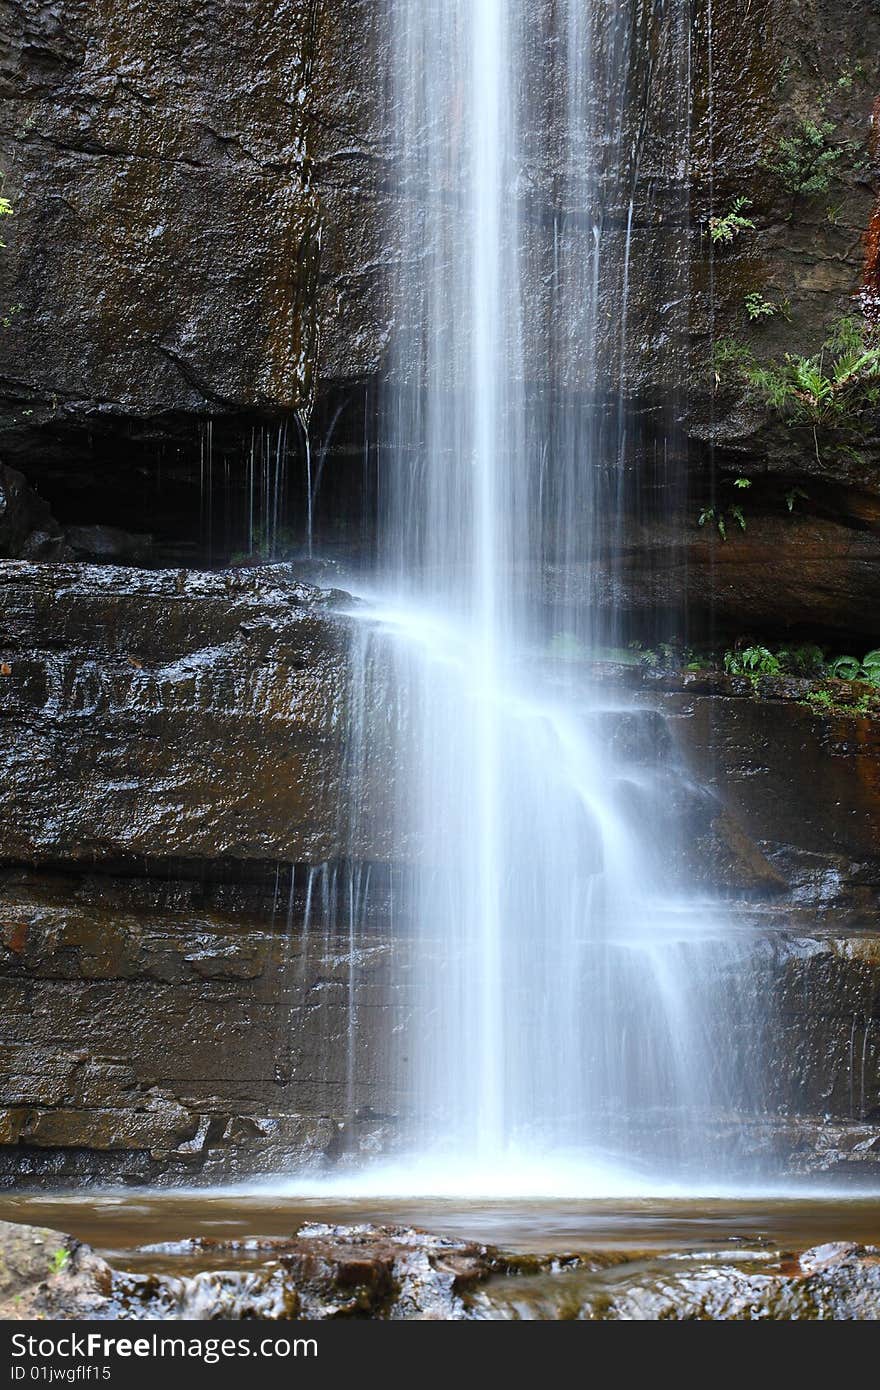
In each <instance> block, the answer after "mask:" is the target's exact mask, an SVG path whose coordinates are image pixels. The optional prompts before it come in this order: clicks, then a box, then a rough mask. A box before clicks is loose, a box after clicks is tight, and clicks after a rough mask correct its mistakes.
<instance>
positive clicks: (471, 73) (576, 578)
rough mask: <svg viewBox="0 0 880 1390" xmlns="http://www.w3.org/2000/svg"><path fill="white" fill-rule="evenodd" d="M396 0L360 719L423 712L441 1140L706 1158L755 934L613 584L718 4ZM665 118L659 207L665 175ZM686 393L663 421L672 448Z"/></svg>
mask: <svg viewBox="0 0 880 1390" xmlns="http://www.w3.org/2000/svg"><path fill="white" fill-rule="evenodd" d="M388 13H389V22H390V24H391V46H392V52H393V83H392V101H393V123H394V130H395V134H396V140H397V148H396V159H397V166H396V167H397V170H398V187H397V196H396V201H395V203H394V207H395V222H394V225H393V226H392V227H391V228H389V237H390V238H391V239H392V240H393V242H394V243H395V244H396V246H397V247H399V255H397V256H395V257H394V258H392V259H393V265H394V267H395V268H394V270H393V271H392V284H391V286H390V294H391V297H392V301H393V303H394V306H395V314H396V322H397V333H396V339H395V342H394V345H393V352H392V360H391V367H390V373H389V377H390V386H389V389H388V392H387V396H386V400H385V408H384V412H383V415H384V421H385V429H384V437H383V438H382V440H381V455H382V473H381V493H382V503H383V508H384V510H383V528H382V541H381V548H380V561H379V572H378V575H377V579H376V588H377V589H378V590H381V592H382V597H380V598H377V599H375V600H374V602H373V605H372V607H371V609H370V610H369V613H368V616H367V617H366V619H365V623H364V629H365V636H364V637H363V642H364V644H365V650H366V649H370V650H371V651H372V656H371V657H367V656H365V655H364V651H362V652H361V655H360V669H361V671H362V673H363V677H364V680H363V690H362V693H363V700H362V702H361V704H360V705H358V706H357V709H356V712H355V716H354V718H353V723H352V729H351V731H350V733H351V739H350V742H351V745H352V747H354V748H359V747H361V746H362V744H363V742H364V741H365V740H366V741H370V740H375V737H376V724H375V721H376V719H377V718H380V717H381V718H382V719H384V720H385V723H386V726H387V727H386V733H387V731H388V728H390V729H391V737H392V746H393V749H394V763H395V779H396V824H395V826H394V827H393V832H394V836H395V840H396V845H397V854H398V859H399V862H400V863H402V864H403V865H405V866H406V867H405V869H404V872H403V877H402V883H401V885H400V888H399V890H398V904H397V911H398V913H399V914H400V915H401V917H402V918H403V919H404V920H405V921H407V922H408V923H409V924H410V932H411V943H410V946H411V949H410V954H409V956H408V958H407V961H406V967H405V970H404V972H403V973H402V976H401V980H400V988H401V990H402V991H403V992H405V994H406V996H407V998H408V1000H409V1016H410V1019H411V1020H412V1022H411V1024H410V1026H409V1028H406V1029H402V1030H401V1031H400V1035H399V1043H398V1055H397V1077H398V1087H399V1093H400V1094H401V1095H403V1096H404V1097H405V1098H406V1100H405V1109H406V1110H407V1112H408V1116H409V1120H410V1135H411V1142H412V1144H413V1145H414V1147H415V1148H416V1149H417V1150H418V1152H419V1153H420V1154H421V1155H422V1157H423V1158H425V1156H428V1160H429V1161H430V1159H431V1156H432V1155H433V1156H438V1155H439V1156H440V1157H441V1159H442V1161H443V1162H444V1163H446V1164H450V1163H452V1162H453V1161H454V1165H455V1167H456V1169H457V1171H458V1172H459V1173H460V1172H462V1171H463V1172H465V1173H467V1172H468V1171H471V1172H477V1171H480V1172H482V1173H485V1172H487V1171H492V1172H494V1173H496V1174H500V1173H501V1171H502V1170H505V1169H506V1170H507V1171H508V1172H510V1170H511V1165H512V1169H513V1173H514V1176H513V1177H511V1178H510V1182H511V1183H512V1184H513V1185H514V1186H515V1185H516V1182H517V1179H516V1177H515V1173H516V1172H517V1171H521V1172H522V1173H523V1174H524V1175H525V1174H526V1173H527V1172H531V1173H534V1172H536V1171H543V1172H546V1171H548V1169H547V1167H546V1164H547V1162H548V1160H549V1163H550V1167H551V1169H552V1165H553V1163H554V1162H557V1163H562V1162H563V1160H564V1162H565V1163H566V1164H570V1163H571V1162H574V1163H575V1164H576V1165H577V1164H578V1163H582V1164H583V1165H584V1167H583V1171H584V1172H586V1171H590V1172H592V1173H596V1172H597V1171H601V1172H603V1173H605V1174H606V1177H607V1173H608V1163H609V1162H611V1163H612V1165H613V1164H614V1163H617V1162H619V1155H621V1154H622V1153H625V1154H626V1155H627V1163H630V1164H635V1165H636V1166H639V1165H640V1166H641V1167H642V1168H643V1169H652V1170H653V1171H654V1172H658V1171H662V1172H663V1173H664V1174H665V1176H666V1177H667V1178H668V1177H669V1175H670V1174H675V1173H684V1172H685V1171H686V1170H687V1169H688V1167H691V1168H693V1166H694V1164H696V1166H697V1168H699V1167H700V1165H702V1169H703V1172H705V1166H706V1163H707V1162H709V1160H708V1159H707V1157H706V1152H705V1150H706V1143H707V1142H708V1141H707V1139H706V1133H707V1126H706V1116H707V1114H709V1113H710V1112H712V1113H715V1114H718V1113H721V1112H723V1111H724V1110H725V1109H727V1108H729V1107H730V1106H731V1105H732V1104H733V1099H734V1095H736V1097H737V1098H738V1099H741V1097H742V1094H743V1091H744V1088H745V1089H747V1085H746V1075H745V1073H746V1070H747V1069H746V1067H745V1064H744V1063H743V1064H738V1063H737V1061H736V1057H737V1051H736V1049H737V1046H738V1043H739V1041H741V1034H742V1030H743V1028H745V1027H746V1019H747V1014H746V1012H745V1010H744V1008H741V1007H740V1002H741V1001H742V1000H744V999H745V998H747V997H748V995H749V993H750V991H751V990H752V989H753V988H754V983H753V980H752V979H751V971H752V969H753V962H752V958H751V955H750V950H751V948H750V947H749V946H748V944H747V943H744V942H741V941H739V940H738V939H737V937H736V936H735V935H734V934H733V933H732V932H731V931H730V930H729V929H728V927H727V926H726V925H725V924H724V923H723V922H721V921H720V920H719V918H718V916H717V914H716V913H715V911H714V910H713V909H712V908H711V907H710V906H708V905H706V904H705V903H701V902H699V901H697V900H695V899H694V898H693V896H692V895H689V894H687V893H686V892H684V891H683V889H682V883H681V877H680V875H679V876H676V874H675V873H673V872H671V871H670V867H671V865H673V864H674V863H675V862H676V860H677V857H678V849H679V846H678V844H677V841H676V829H675V824H674V820H675V818H674V815H673V814H671V813H670V809H669V806H668V798H669V796H670V786H671V782H670V773H669V768H668V767H666V768H664V767H661V766H659V763H658V760H657V759H654V760H653V761H652V760H651V759H650V758H649V759H648V760H647V761H646V760H645V759H644V758H641V759H640V758H639V757H638V756H634V755H632V753H631V751H630V752H629V753H627V752H625V751H624V752H621V751H620V743H621V739H620V736H619V731H620V727H621V726H622V724H625V723H626V721H627V720H629V722H630V724H631V725H632V724H633V723H634V724H635V725H638V724H639V723H640V721H644V720H645V719H650V717H651V714H650V711H647V710H638V709H635V710H632V709H627V708H626V707H625V706H623V707H621V706H620V705H619V704H618V705H614V704H611V705H609V702H608V699H607V696H605V695H603V694H602V693H601V691H600V690H598V689H597V688H594V686H593V685H592V682H591V678H590V674H589V672H590V669H591V667H590V660H589V658H590V657H591V656H595V654H596V650H597V648H598V646H599V644H601V643H602V642H608V641H619V640H621V633H622V621H623V618H622V614H621V612H620V606H619V604H617V603H615V602H614V601H611V602H609V601H608V593H609V592H610V593H611V594H612V595H613V594H614V593H615V585H616V574H617V569H616V566H617V565H618V564H619V557H620V555H621V553H622V550H623V547H624V544H625V531H624V525H625V516H624V511H625V504H626V502H627V499H628V498H630V500H631V497H630V494H631V491H632V479H631V476H630V475H633V474H637V471H638V470H637V460H638V458H639V457H640V451H641V452H650V450H647V449H646V448H645V441H644V440H642V439H640V438H639V437H638V435H637V431H636V429H635V428H634V424H633V418H632V416H633V410H632V404H631V397H630V394H629V384H628V379H629V374H630V372H631V371H632V370H633V369H634V364H633V360H632V354H633V341H634V327H633V316H634V308H635V306H636V304H637V301H638V299H639V296H640V295H642V294H643V293H644V291H645V289H646V285H647V280H648V277H649V276H650V294H651V296H652V297H653V298H654V299H655V301H656V303H657V304H664V305H667V306H671V307H670V309H669V313H668V315H667V319H666V320H664V322H663V324H662V331H658V332H657V333H655V335H654V338H653V341H652V343H651V346H650V350H651V351H653V352H655V353H656V354H661V355H662V354H663V353H664V352H668V353H669V354H670V357H671V358H672V357H674V352H675V347H676V342H677V340H676V321H675V313H676V306H679V307H680V306H681V305H682V304H683V303H685V302H686V294H685V293H684V291H685V289H686V283H687V256H686V247H685V241H684V238H685V237H686V231H685V230H684V227H685V225H686V194H685V193H683V192H682V186H683V179H682V170H683V169H686V165H687V148H688V146H687V142H688V133H689V130H688V120H689V111H690V97H689V86H688V76H689V66H690V60H691V59H690V28H689V10H688V6H687V5H686V4H684V3H683V0H671V3H669V4H667V5H665V6H660V7H648V8H647V9H645V10H643V9H642V7H640V6H636V7H635V8H634V9H633V10H632V11H631V10H630V9H629V7H627V8H626V11H625V12H624V11H623V10H621V9H619V7H606V6H601V5H598V4H593V5H585V4H583V3H581V0H560V3H559V4H557V5H555V6H554V7H553V9H552V13H551V12H550V11H545V7H543V6H541V5H535V4H530V3H526V0H479V3H474V0H393V2H392V3H391V4H390V8H389V11H388ZM651 53H653V54H654V58H653V59H652V58H649V57H648V56H647V55H648V54H651ZM654 111H661V112H662V113H663V115H662V120H663V125H662V129H661V130H659V131H658V130H657V129H654V130H653V131H652V130H651V128H650V122H649V121H648V120H647V117H646V113H648V112H654ZM658 134H659V135H661V136H662V137H663V138H665V139H667V140H668V141H669V142H670V149H669V153H668V155H667V157H666V158H667V163H668V169H667V186H666V187H665V188H664V190H663V191H662V193H661V194H658V195H657V197H658V198H659V200H660V201H659V202H657V203H654V202H652V201H651V197H650V195H648V194H646V193H645V190H644V189H643V188H642V187H641V185H640V184H639V182H638V177H639V170H640V162H641V156H642V149H643V146H644V144H645V141H646V140H647V139H649V138H650V137H653V138H656V137H657V136H658ZM655 158H656V154H655ZM683 202H684V205H682V204H683ZM548 207H550V208H551V209H552V215H551V216H548V215H547V209H548ZM640 219H641V220H642V221H643V222H645V223H646V224H650V226H649V231H648V232H645V230H644V229H640V226H639V223H640ZM646 248H649V249H650V250H651V251H652V252H653V253H654V254H655V255H656V253H657V252H658V250H662V251H663V252H664V260H663V262H662V263H661V264H650V265H649V264H647V257H646V254H645V252H646ZM640 312H641V310H640ZM679 326H680V325H679ZM643 350H647V348H644V349H643ZM635 365H636V367H637V364H635ZM672 372H673V366H672V365H671V366H670V375H671V377H672ZM678 404H679V402H678V401H677V398H676V396H675V392H674V390H672V389H671V390H670V396H669V401H668V403H667V409H666V413H665V414H662V413H661V417H660V424H659V427H658V426H657V425H656V422H655V435H656V437H655V438H654V440H653V443H652V446H651V448H652V450H653V454H654V455H655V456H656V457H657V458H658V459H660V460H661V461H662V460H664V459H668V456H669V453H670V452H673V451H671V450H670V436H671V433H672V431H673V428H674V426H673V423H672V421H673V418H674V416H675V415H676V414H677V413H678ZM659 472H660V476H661V479H662V482H663V484H664V486H666V488H667V493H666V496H667V500H668V502H670V503H671V501H672V500H673V499H674V488H675V484H674V481H673V480H670V479H669V475H668V471H667V470H665V469H664V467H663V464H662V462H661V463H660V465H659ZM637 481H638V480H637ZM601 574H604V576H605V578H600V577H599V576H600V575H601ZM609 575H610V579H609V577H608V576H609ZM389 595H390V597H389ZM572 656H574V657H576V658H577V659H576V660H571V659H567V660H566V659H564V657H568V658H571V657H572ZM380 668H381V669H382V671H383V675H382V677H381V679H382V681H383V682H384V685H383V690H382V692H381V693H379V694H377V691H376V689H375V688H372V689H371V688H370V684H371V679H373V680H375V679H377V677H376V672H377V670H379V669H380ZM389 669H390V670H391V671H392V673H393V678H392V679H391V681H390V686H391V687H392V688H393V691H394V695H393V698H392V701H391V707H390V708H389V704H388V683H389V677H388V671H389ZM378 710H382V711H383V713H382V715H381V716H379V715H377V713H376V711H378ZM371 720H372V722H371ZM623 742H624V743H625V742H626V740H625V739H624V740H623ZM382 746H383V747H384V746H385V744H384V742H383V743H382ZM352 912H353V913H354V906H353V907H352ZM738 1030H739V1033H738ZM350 1065H351V1066H352V1067H354V1066H355V1065H356V1058H354V1059H351V1060H350ZM611 1155H617V1156H618V1158H610V1157H609V1156H611ZM712 1161H713V1162H717V1155H716V1157H715V1159H713V1160H712ZM597 1165H598V1168H597ZM434 1171H435V1174H436V1169H435V1170H434ZM567 1171H568V1170H567ZM435 1180H436V1179H430V1181H435ZM499 1180H500V1178H499ZM523 1182H524V1183H527V1182H528V1178H526V1177H525V1176H524V1177H523Z"/></svg>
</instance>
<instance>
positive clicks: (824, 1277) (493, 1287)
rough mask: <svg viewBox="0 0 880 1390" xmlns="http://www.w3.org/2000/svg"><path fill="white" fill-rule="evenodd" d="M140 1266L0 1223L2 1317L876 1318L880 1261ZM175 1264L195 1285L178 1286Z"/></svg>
mask: <svg viewBox="0 0 880 1390" xmlns="http://www.w3.org/2000/svg"><path fill="white" fill-rule="evenodd" d="M138 1253H139V1255H140V1256H141V1257H144V1256H147V1255H148V1256H149V1257H150V1259H151V1262H152V1264H153V1265H154V1269H155V1272H151V1273H147V1274H142V1273H125V1272H122V1271H120V1270H118V1269H116V1268H114V1267H113V1266H111V1265H110V1264H109V1263H108V1262H107V1261H106V1260H103V1259H102V1258H101V1257H100V1256H98V1255H96V1254H95V1253H94V1251H92V1250H90V1249H89V1247H88V1246H86V1245H82V1244H80V1243H79V1242H77V1241H75V1240H73V1239H72V1238H71V1237H69V1236H65V1235H63V1234H61V1233H60V1232H57V1231H52V1230H47V1229H38V1228H36V1227H32V1226H17V1225H12V1224H10V1223H8V1222H2V1223H0V1316H2V1317H4V1318H33V1317H40V1318H48V1319H59V1320H66V1319H78V1318H84V1317H89V1318H96V1319H104V1318H114V1319H116V1318H118V1319H129V1320H140V1319H155V1318H162V1319H170V1320H176V1319H238V1318H259V1319H265V1320H283V1319H291V1318H302V1319H307V1320H314V1321H324V1320H331V1319H340V1318H379V1319H389V1320H438V1319H440V1320H450V1321H461V1320H465V1319H479V1320H495V1319H501V1320H514V1321H520V1320H534V1319H547V1320H559V1319H564V1320H571V1319H586V1320H591V1321H595V1320H619V1321H654V1320H664V1321H669V1320H693V1319H700V1320H711V1321H752V1320H776V1321H785V1320H800V1319H811V1320H832V1319H833V1320H838V1321H840V1320H853V1321H856V1320H858V1321H876V1320H878V1319H880V1249H877V1248H875V1247H872V1246H860V1245H855V1244H853V1243H851V1242H838V1243H831V1244H826V1245H822V1246H817V1247H815V1248H814V1249H811V1250H807V1251H805V1252H804V1253H803V1254H801V1255H800V1257H796V1256H791V1255H786V1256H781V1255H769V1254H768V1255H767V1256H765V1257H764V1259H763V1260H762V1259H761V1258H760V1257H759V1256H757V1255H756V1254H755V1253H754V1252H743V1254H742V1255H739V1254H738V1255H737V1256H736V1257H735V1258H734V1259H731V1257H730V1255H729V1253H724V1254H719V1255H718V1256H716V1257H712V1256H708V1255H694V1256H681V1255H674V1256H662V1255H661V1256H652V1257H645V1256H643V1255H640V1254H639V1253H638V1252H629V1253H622V1252H620V1251H617V1252H614V1253H608V1252H605V1253H603V1252H589V1253H585V1254H582V1255H571V1254H562V1255H555V1256H554V1255H543V1256H527V1255H526V1256H523V1255H509V1254H505V1253H504V1252H503V1251H500V1250H498V1249H496V1248H494V1247H492V1246H488V1245H483V1244H480V1243H478V1242H474V1241H464V1240H454V1239H449V1238H445V1237H442V1236H436V1235H431V1234H429V1233H428V1232H425V1231H417V1230H412V1229H409V1228H407V1227H400V1226H373V1225H358V1226H330V1225H311V1226H304V1227H303V1228H302V1229H301V1230H300V1231H299V1232H298V1233H297V1234H296V1235H295V1236H292V1237H290V1238H289V1239H288V1238H268V1239H249V1240H242V1241H214V1240H202V1239H198V1240H188V1241H180V1242H175V1243H173V1244H169V1245H160V1246H153V1247H144V1248H143V1249H142V1250H141V1251H140V1252H138ZM181 1262H185V1263H186V1264H187V1266H189V1267H192V1266H195V1272H187V1273H183V1274H179V1273H175V1272H174V1266H175V1264H177V1265H178V1267H179V1265H180V1263H181ZM199 1263H202V1265H203V1267H202V1268H198V1265H199ZM163 1264H164V1265H165V1266H166V1267H167V1269H168V1272H165V1269H163V1268H162V1266H163Z"/></svg>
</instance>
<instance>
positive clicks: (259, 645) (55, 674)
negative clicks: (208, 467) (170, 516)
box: [0, 563, 390, 864]
mask: <svg viewBox="0 0 880 1390" xmlns="http://www.w3.org/2000/svg"><path fill="white" fill-rule="evenodd" d="M0 605H2V611H3V617H4V630H3V635H2V659H3V662H4V663H5V666H6V667H8V671H7V674H6V677H5V678H4V679H3V680H2V681H0V709H2V713H3V725H4V747H3V752H2V756H0V763H2V777H0V811H2V819H0V825H2V829H0V859H5V860H7V861H17V862H24V863H38V862H45V861H58V860H78V861H85V862H89V863H93V864H94V863H96V862H100V861H102V860H109V861H113V860H116V861H119V860H121V859H126V858H128V859H131V858H133V857H137V858H138V859H139V860H140V861H141V862H142V861H143V859H144V858H145V857H146V858H153V859H164V858H174V859H177V860H191V861H201V860H204V861H224V860H232V861H249V862H254V863H261V862H262V863H265V862H267V861H268V862H270V863H274V862H275V861H282V862H283V863H285V864H291V863H320V862H323V861H325V860H330V859H334V858H340V857H342V856H343V855H344V854H345V853H346V852H348V848H347V845H346V841H345V836H346V835H347V822H346V816H345V814H344V813H343V809H342V808H344V807H345V806H346V802H347V801H348V800H349V798H350V796H351V794H352V787H348V788H347V789H346V791H344V792H343V790H342V781H343V780H344V778H345V775H346V762H345V759H346V744H345V730H346V710H347V708H348V701H349V700H350V699H351V698H352V696H353V693H354V692H355V689H356V684H355V678H354V676H353V674H352V672H351V667H350V661H351V651H350V649H351V645H352V644H351V627H350V623H349V622H348V620H347V619H346V618H345V617H344V616H343V615H341V614H340V612H338V611H337V600H336V598H335V597H334V596H332V595H327V594H323V593H321V592H320V591H318V590H315V589H309V588H307V587H305V586H303V585H301V584H298V583H297V582H296V581H294V580H293V579H291V578H290V577H289V575H288V573H287V572H286V571H285V569H284V567H283V566H279V567H277V568H275V569H272V568H263V569H254V570H236V571H230V572H226V573H223V572H215V573H204V572H187V571H180V570H176V571H170V570H168V571H161V570H160V571H141V570H134V569H127V570H123V569H113V568H98V567H92V566H75V565H71V566H58V567H52V566H36V565H27V564H24V563H19V564H12V563H10V564H6V565H3V566H0ZM378 757H379V750H377V759H378ZM384 780H385V782H386V786H385V788H384V789H383V787H382V785H381V784H377V786H376V788H375V792H376V795H375V810H374V811H373V809H372V807H373V802H372V801H371V803H370V805H371V817H372V819H371V818H365V817H362V818H361V819H360V824H361V825H362V827H363V829H364V834H365V838H366V840H368V839H369V837H370V834H371V832H370V830H369V828H368V826H369V824H372V825H373V826H374V828H375V827H379V826H381V825H382V824H383V823H384V824H386V825H387V824H390V817H387V816H385V817H384V818H383V810H382V808H383V806H384V804H385V800H386V798H387V795H388V788H387V782H388V779H387V775H386V776H385V779H384ZM364 804H365V806H366V804H367V802H366V793H365V802H364ZM353 847H354V848H355V851H356V852H357V847H356V846H353ZM360 848H361V850H362V852H363V857H364V858H375V857H386V855H385V854H383V852H382V851H383V847H382V846H381V845H380V844H379V843H378V842H376V843H374V844H373V845H372V846H370V845H369V844H367V843H366V842H365V843H364V844H363V845H362V846H361V847H360ZM384 848H385V850H386V851H387V846H385V847H384Z"/></svg>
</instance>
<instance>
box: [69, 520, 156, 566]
mask: <svg viewBox="0 0 880 1390" xmlns="http://www.w3.org/2000/svg"><path fill="white" fill-rule="evenodd" d="M64 534H65V538H66V540H67V544H68V546H69V547H70V549H71V551H72V552H73V558H74V559H77V560H96V561H99V562H100V563H102V564H133V565H137V564H144V563H149V561H150V559H151V558H152V550H153V538H152V536H140V535H133V534H132V533H131V532H130V531H121V530H120V529H119V528H118V527H116V526H68V527H67V529H66V530H65V533H64Z"/></svg>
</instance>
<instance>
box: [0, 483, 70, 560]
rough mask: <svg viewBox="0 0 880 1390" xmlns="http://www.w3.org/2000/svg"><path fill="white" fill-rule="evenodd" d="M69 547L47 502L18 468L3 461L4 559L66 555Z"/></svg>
mask: <svg viewBox="0 0 880 1390" xmlns="http://www.w3.org/2000/svg"><path fill="white" fill-rule="evenodd" d="M68 555H69V550H68V549H67V546H66V545H65V539H64V536H63V535H62V534H61V530H60V528H59V526H58V524H57V522H56V521H55V519H54V517H53V516H52V514H51V512H50V510H49V507H48V505H47V503H45V502H44V501H43V499H42V498H41V497H38V496H37V494H36V493H35V492H34V491H33V489H32V488H31V487H29V486H28V483H27V479H26V478H25V477H24V475H23V474H21V473H19V472H17V470H16V469H14V468H7V467H6V466H5V465H3V464H0V559H15V558H17V557H23V558H25V559H28V560H59V559H65V558H67V556H68Z"/></svg>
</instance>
